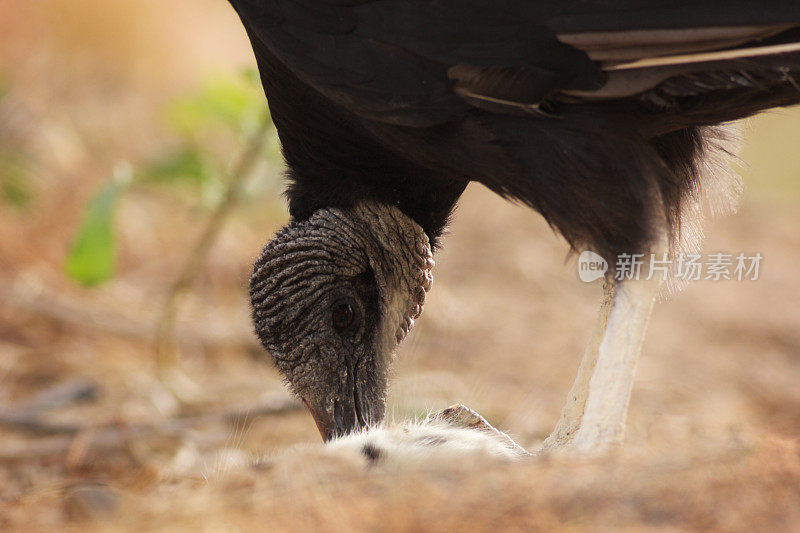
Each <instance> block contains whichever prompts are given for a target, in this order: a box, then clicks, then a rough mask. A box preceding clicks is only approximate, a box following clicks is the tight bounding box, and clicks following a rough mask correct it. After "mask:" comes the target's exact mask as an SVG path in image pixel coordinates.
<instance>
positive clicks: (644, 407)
mask: <svg viewBox="0 0 800 533" xmlns="http://www.w3.org/2000/svg"><path fill="white" fill-rule="evenodd" d="M59 6H60V7H59ZM156 11H158V13H159V14H158V15H156ZM12 20H17V21H23V20H24V23H18V24H10V23H9V21H12ZM241 33H242V32H241V31H240V29H239V27H238V25H237V22H236V20H235V18H234V17H233V16H232V14H231V13H230V11H229V9H228V8H227V6H226V5H225V2H223V1H221V0H181V1H175V2H171V3H170V7H168V8H167V7H164V5H163V3H162V2H157V1H155V0H153V1H141V0H136V1H134V0H128V1H124V0H116V1H114V2H100V1H98V0H81V1H80V2H71V3H70V8H66V7H63V6H62V3H60V2H58V1H57V0H49V1H41V2H34V3H31V2H23V1H16V0H11V1H10V2H8V1H6V2H4V3H0V50H2V52H0V79H5V80H7V82H8V85H9V87H10V92H9V95H8V97H7V98H6V99H5V100H3V101H2V102H0V117H3V118H2V122H0V145H2V146H4V147H13V148H14V149H15V150H18V151H20V152H22V153H25V154H28V156H29V157H30V158H31V160H32V162H33V167H32V168H33V169H34V172H33V178H32V180H33V185H34V190H35V200H34V203H33V204H32V205H31V207H30V208H29V209H28V210H17V209H10V208H7V207H6V206H3V207H2V208H0V297H2V299H0V406H3V407H9V406H13V405H18V404H19V403H20V402H22V401H24V400H25V399H26V398H29V397H31V396H33V395H35V394H36V393H37V392H38V391H40V390H46V389H48V388H50V387H52V386H53V385H54V384H57V383H61V382H64V381H66V380H68V379H71V378H76V377H83V378H91V379H93V380H94V381H95V382H96V383H98V384H99V391H100V395H99V397H98V398H97V399H95V400H94V401H92V402H88V403H80V404H76V405H69V406H66V407H64V408H61V409H59V410H56V411H53V412H52V413H49V415H50V417H51V419H52V420H56V421H58V422H63V423H76V424H84V425H86V424H87V423H88V424H89V426H95V427H97V428H105V427H115V428H126V427H128V428H136V427H141V426H142V425H152V426H159V425H163V424H167V423H168V422H169V421H170V420H173V419H174V418H175V417H176V416H178V417H187V416H192V415H197V414H203V413H206V414H207V413H216V412H219V411H223V410H227V409H230V408H231V406H237V405H248V404H251V403H253V402H254V401H255V400H256V399H257V398H258V397H260V395H262V394H263V393H265V392H267V393H274V392H279V391H280V390H281V384H280V380H279V378H278V376H277V375H276V374H275V372H274V371H273V370H272V369H271V368H270V367H269V365H268V364H267V363H266V361H265V360H264V358H263V356H262V355H261V353H260V351H259V350H258V349H257V347H256V346H255V343H254V342H253V340H252V338H251V336H250V334H249V325H248V319H247V307H246V297H245V292H244V287H245V283H246V282H245V280H246V278H247V274H248V270H249V264H250V261H251V259H252V257H253V256H254V255H255V254H256V253H257V251H258V250H259V248H260V246H261V245H262V243H263V241H264V240H265V239H266V237H267V236H268V235H269V234H270V233H271V232H272V231H274V229H275V228H277V227H278V226H279V225H280V224H281V223H282V222H283V221H284V219H285V214H284V213H282V212H279V213H276V212H274V209H269V210H266V211H265V210H263V209H260V208H259V205H248V206H246V207H245V208H244V209H242V210H241V212H240V213H239V214H238V215H237V216H236V217H234V219H232V220H231V222H230V224H228V225H227V226H226V228H225V230H224V232H223V235H222V238H221V242H220V244H219V246H218V247H217V248H216V249H215V251H214V252H213V253H212V255H211V257H210V260H209V263H208V265H207V268H206V269H205V271H204V273H203V274H202V279H201V281H200V283H198V289H197V290H196V292H195V293H194V296H193V297H192V299H191V300H190V301H189V302H187V304H186V306H185V307H184V309H183V313H182V322H181V327H182V328H183V329H182V331H184V332H185V341H184V343H183V345H182V355H183V358H184V367H185V370H186V372H187V373H188V374H189V375H190V376H191V377H192V379H194V380H195V381H196V382H197V383H199V384H200V385H201V387H202V390H203V391H205V392H206V395H205V397H204V398H203V400H202V401H201V402H200V403H198V404H197V405H193V406H188V407H187V406H181V405H179V404H178V403H177V402H175V400H174V399H173V398H172V397H171V396H170V395H169V394H167V393H166V391H165V390H164V389H163V387H162V386H161V385H160V383H159V382H158V380H157V379H156V378H155V369H154V363H153V358H152V357H153V354H152V345H151V343H150V334H149V332H150V328H151V326H152V320H153V319H154V317H155V316H157V310H158V309H157V307H158V303H159V301H160V298H161V297H162V295H163V291H164V289H165V288H166V286H167V285H168V284H169V281H170V280H171V279H172V277H173V276H174V274H175V272H176V271H177V269H178V268H179V267H180V265H181V262H182V259H183V256H184V254H185V253H186V251H187V250H188V249H189V248H190V246H191V244H192V242H193V240H194V238H195V236H196V235H197V231H198V229H199V227H200V224H199V222H200V221H202V213H198V212H197V211H196V210H195V209H193V208H192V207H191V206H189V205H187V206H182V205H178V206H177V207H176V205H175V203H174V202H173V201H172V200H171V199H169V198H166V199H165V198H164V197H160V196H159V195H147V194H137V195H134V196H131V197H129V198H127V199H126V200H125V201H124V203H123V205H122V211H121V212H120V216H119V219H118V220H117V222H118V226H119V228H120V239H121V250H120V253H121V257H120V265H119V275H118V277H117V278H116V279H115V280H114V281H113V282H112V283H110V284H108V285H107V286H104V287H102V288H100V289H94V290H86V289H82V288H79V287H77V286H75V285H73V284H72V283H71V282H69V281H68V280H66V279H65V278H64V276H63V274H62V272H61V269H62V265H63V260H64V254H65V252H66V250H67V247H68V243H69V239H70V237H71V235H72V232H73V231H74V228H75V226H76V224H77V223H78V220H79V219H80V214H81V209H82V206H83V205H84V203H85V201H86V198H87V197H88V196H89V195H90V194H91V193H92V192H93V191H94V189H95V187H96V186H97V184H99V183H101V182H102V181H103V180H105V179H106V178H107V176H108V175H109V174H110V172H111V170H112V168H113V167H114V165H115V164H117V163H118V162H119V161H122V160H129V161H133V162H136V161H139V160H141V159H142V158H144V157H147V156H148V155H149V154H151V153H153V152H154V151H155V150H157V149H158V147H159V146H161V145H162V144H165V143H170V142H172V141H173V139H172V138H171V136H170V134H169V133H168V132H166V131H165V130H164V128H163V125H162V123H161V118H160V116H159V111H158V110H159V109H160V106H161V105H162V104H163V103H164V102H165V101H167V100H168V99H169V98H170V97H171V96H173V95H175V94H179V93H180V92H182V91H183V90H185V89H186V88H188V87H192V86H194V85H195V84H197V83H198V81H199V80H200V79H202V78H203V77H204V76H205V75H207V74H208V73H210V72H211V73H213V72H215V71H218V70H232V69H234V68H238V66H240V65H242V64H246V63H247V62H248V61H249V58H250V54H249V51H248V49H247V43H246V42H245V41H244V38H243V36H242V35H241ZM9 102H10V103H9ZM798 121H800V115H798V113H797V112H796V111H795V112H791V113H790V112H780V113H774V114H772V115H771V116H770V117H768V118H766V119H759V120H756V121H754V126H753V128H752V131H751V132H750V134H749V139H750V142H749V145H748V148H747V150H746V151H745V158H746V159H748V160H749V161H751V162H752V163H753V164H754V168H753V170H746V171H745V178H746V182H747V184H748V186H749V187H750V188H751V191H750V192H749V194H748V197H747V198H748V199H747V200H746V201H745V203H744V205H743V208H742V210H741V212H740V213H739V214H738V215H736V216H735V217H731V218H727V219H723V220H718V221H714V222H713V223H711V224H709V225H708V227H707V230H708V231H707V233H708V241H707V244H706V250H707V251H717V250H724V251H729V252H734V253H736V252H739V251H743V252H754V251H760V252H761V253H762V254H763V255H764V257H765V259H764V264H763V270H762V277H761V279H760V280H759V281H757V282H735V281H727V282H710V281H706V282H700V283H696V284H694V285H692V286H690V287H688V288H687V289H686V290H685V291H684V292H682V293H681V294H678V295H676V296H674V297H673V298H671V299H670V300H669V301H667V302H664V303H662V304H660V305H659V306H658V307H657V309H656V311H655V314H654V317H653V320H652V322H651V330H650V335H649V337H648V339H647V342H646V344H645V348H644V350H645V351H644V357H643V359H642V362H641V365H640V369H639V374H638V379H637V383H636V388H635V390H634V396H633V405H632V409H631V413H630V429H629V445H628V447H627V448H626V450H625V451H624V452H623V453H620V454H617V455H615V456H612V457H610V458H603V459H600V460H597V459H589V458H586V459H574V458H563V457H551V458H546V459H538V460H533V461H530V462H528V463H525V464H512V465H509V464H499V463H491V462H486V463H485V464H484V462H482V461H479V460H476V461H462V462H460V463H455V462H454V463H453V464H436V465H428V466H427V467H426V468H424V469H422V468H420V467H410V468H408V469H400V470H387V469H385V468H380V467H378V468H371V469H368V468H365V465H364V464H363V463H362V461H361V459H360V458H357V457H352V458H348V457H344V458H341V457H340V458H337V457H330V456H327V455H325V454H324V452H323V451H322V450H321V446H319V444H318V443H317V441H318V436H317V433H316V429H315V428H314V425H313V422H312V421H311V419H310V417H309V416H307V415H306V414H305V413H303V412H296V413H289V414H283V415H280V416H273V417H259V418H251V419H244V418H242V419H240V420H234V421H233V422H232V423H231V422H226V421H224V420H222V419H215V418H213V417H211V418H204V419H203V420H201V421H199V422H197V423H196V424H191V425H190V427H188V428H187V429H186V431H183V432H180V433H179V434H177V435H174V434H171V435H163V434H158V433H155V434H147V435H144V436H142V435H139V436H137V437H130V438H127V439H122V442H123V444H122V445H119V446H114V447H112V448H108V449H99V448H93V447H92V446H88V447H87V446H85V444H86V443H87V442H91V434H92V433H91V427H90V428H89V430H87V431H84V432H81V433H79V434H77V435H74V436H70V437H68V438H67V439H66V440H67V443H68V446H67V448H66V450H64V451H60V452H52V453H46V454H40V455H38V456H37V455H35V454H34V456H33V457H27V458H25V459H21V458H18V459H16V460H15V458H14V455H13V453H10V452H13V451H14V450H17V451H19V450H31V449H34V448H35V447H36V446H40V445H41V443H42V442H44V440H45V439H55V438H62V440H64V439H63V437H60V436H58V435H57V436H55V437H52V436H43V435H40V434H32V433H30V432H25V431H20V430H18V429H13V428H9V427H5V426H0V461H2V467H0V528H2V529H4V530H9V529H18V530H24V529H41V528H43V527H65V526H70V527H73V528H75V529H83V528H84V527H86V525H87V522H86V521H85V518H86V514H87V509H88V510H89V511H88V513H89V514H92V513H95V514H96V513H98V512H100V514H101V515H102V509H103V508H104V506H105V503H104V502H110V501H112V500H113V501H114V502H115V503H114V507H115V508H116V509H117V510H116V512H115V513H114V514H112V515H111V518H110V519H109V520H111V521H110V522H103V521H102V520H106V519H103V518H102V516H101V522H100V523H99V525H98V526H97V527H98V528H99V529H102V530H105V529H107V528H108V526H114V527H115V528H119V529H123V530H125V529H131V530H134V529H136V530H138V529H143V528H148V529H182V528H186V529H188V528H193V529H203V530H215V531H216V530H218V529H223V530H237V529H253V528H259V529H263V528H270V529H274V530H276V531H281V530H307V529H311V528H314V529H320V530H333V531H337V530H348V531H349V530H353V529H372V530H418V529H420V530H454V529H460V530H476V531H478V530H489V529H498V528H504V529H511V530H515V529H516V530H530V529H567V530H582V529H589V530H604V529H619V528H623V529H632V530H640V529H661V530H681V529H713V530H732V531H737V530H753V529H758V530H762V529H772V530H778V531H782V530H786V531H789V530H792V529H796V528H797V527H799V526H798V525H799V524H800V451H798V445H797V439H798V437H799V436H800V387H798V385H797V384H798V383H800V333H798V331H800V327H799V326H800V306H798V296H797V295H798V294H800V276H798V274H797V272H798V265H800V233H798V231H797V228H798V227H800V212H798V210H797V208H796V207H795V206H796V202H797V201H798V200H800V196H798V191H800V187H798V184H799V183H800V179H798V178H799V177H800V176H798V172H799V171H800V170H798V169H800V154H798V152H797V151H796V150H794V149H793V146H794V144H796V139H793V138H792V133H794V134H795V137H796V131H797V124H798ZM756 165H757V166H756ZM271 179H275V178H274V177H272V178H271ZM451 231H452V235H451V236H450V237H449V238H448V239H447V241H446V246H445V249H444V250H443V252H442V253H441V255H440V256H439V257H438V258H437V263H438V266H437V269H436V283H435V289H434V290H433V292H432V293H431V296H430V299H429V304H428V305H427V306H426V310H425V315H424V317H423V318H422V320H421V321H419V323H418V327H417V328H416V329H415V331H414V333H413V334H412V335H411V337H410V338H409V339H408V340H407V341H406V342H405V345H404V347H403V348H402V350H401V353H400V355H399V357H398V360H397V368H396V372H395V378H394V383H393V387H392V392H391V394H392V396H391V406H392V407H391V411H392V413H393V416H394V417H395V418H397V419H401V418H405V417H408V416H413V415H415V414H416V415H418V414H421V413H424V412H425V411H426V410H427V409H439V408H442V407H444V406H446V405H448V404H450V403H453V402H456V401H458V402H462V403H465V404H467V405H469V406H470V407H473V408H475V409H476V410H478V411H479V412H481V413H482V414H483V415H485V416H486V417H487V418H488V419H489V420H490V421H491V422H492V423H493V424H495V425H496V426H498V427H500V428H502V429H503V430H506V431H508V432H509V433H510V434H511V435H513V436H514V437H515V439H516V440H518V441H519V442H520V443H522V444H525V445H527V446H529V447H535V446H536V445H537V443H538V442H540V441H541V439H543V438H544V437H545V436H546V435H547V434H548V432H549V431H550V430H551V429H552V427H553V425H554V424H555V421H556V419H557V417H558V414H559V410H560V408H561V404H562V401H563V398H564V395H565V394H566V392H567V390H568V388H569V385H570V382H571V379H572V378H573V376H574V372H575V370H576V369H577V364H578V358H579V356H580V354H581V353H582V349H583V345H584V343H585V342H586V340H587V338H588V335H589V332H590V329H591V324H592V323H593V318H594V313H595V307H596V305H597V303H598V300H599V296H600V294H599V292H600V291H599V288H598V287H597V286H595V285H584V284H582V283H580V282H579V281H578V279H577V276H576V273H575V267H574V262H572V261H567V262H565V257H566V247H565V246H564V244H563V242H562V241H560V240H559V239H558V238H556V237H555V236H554V235H552V233H551V232H550V230H549V229H548V228H547V227H546V226H545V225H544V224H543V223H542V222H541V220H540V219H539V218H538V217H537V216H536V215H535V214H534V213H532V212H530V211H528V210H525V209H522V208H519V207H515V206H511V205H509V204H507V203H504V202H502V201H501V200H499V199H497V198H495V197H493V196H492V195H490V194H489V193H488V192H486V191H485V190H482V189H481V188H480V187H471V188H470V190H469V191H468V192H467V194H466V195H465V198H464V201H463V202H462V204H461V206H460V208H459V212H458V215H457V217H456V220H455V222H454V224H453V227H452V228H451ZM23 289H24V290H23ZM3 290H5V291H6V292H3ZM9 290H11V291H12V293H13V294H14V295H17V296H20V295H22V296H23V298H22V300H21V301H20V299H19V298H17V299H13V298H11V299H9V294H10V293H9V292H8V291H9ZM14 291H16V292H14ZM36 291H40V292H39V293H37V292H36ZM37 294H42V295H44V296H46V297H52V298H55V297H58V298H59V301H66V302H68V303H69V304H70V305H74V306H75V308H76V309H78V310H83V311H87V310H88V311H90V312H95V313H97V312H99V313H101V314H103V315H104V316H106V317H108V318H109V319H110V320H111V321H115V320H116V321H117V322H118V323H119V324H120V325H124V326H130V325H131V324H133V325H135V326H137V328H138V329H137V331H139V333H138V334H120V332H117V333H111V332H109V331H108V330H107V329H108V328H105V327H97V326H96V325H93V324H92V323H87V320H84V319H79V320H72V321H70V320H69V316H68V317H67V320H65V319H64V317H63V316H62V317H60V318H57V319H56V318H53V317H52V316H50V317H48V316H47V314H48V313H44V314H43V313H42V309H40V308H36V306H31V305H27V306H26V305H25V302H28V303H30V301H29V300H30V298H32V297H33V296H35V295H37ZM31 295H33V296H31ZM26 298H27V299H26ZM48 301H49V300H48ZM67 314H68V315H69V313H67ZM72 316H73V318H74V316H79V317H80V316H83V315H80V314H73V315H72ZM134 329H136V328H134ZM211 337H213V339H216V341H214V342H211V341H210V340H209V338H211ZM131 435H133V433H131ZM48 442H54V441H53V440H51V441H48ZM297 444H305V447H303V448H301V449H296V448H292V446H293V445H297ZM4 454H5V455H4ZM248 454H252V455H253V456H268V457H274V458H276V461H275V462H274V463H272V466H270V467H268V468H262V469H260V470H253V469H249V468H246V467H241V468H233V467H230V465H231V464H235V463H236V462H237V461H239V462H242V460H246V458H247V456H248ZM225 465H227V466H225ZM223 467H224V468H223ZM226 468H227V469H228V470H232V471H228V472H224V470H226ZM204 474H205V475H208V476H209V480H208V481H206V480H204V479H203V477H202V476H203V475H204ZM98 487H99V488H98ZM87 506H88V507H87ZM98 510H100V511H98Z"/></svg>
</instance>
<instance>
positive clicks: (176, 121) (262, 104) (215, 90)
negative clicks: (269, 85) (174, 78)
mask: <svg viewBox="0 0 800 533" xmlns="http://www.w3.org/2000/svg"><path fill="white" fill-rule="evenodd" d="M265 108H266V100H265V98H264V92H263V90H262V89H261V85H260V83H258V82H257V81H254V76H253V75H252V73H248V72H247V71H245V72H244V73H243V74H242V75H239V76H229V75H228V76H217V77H214V78H210V79H209V80H207V81H206V82H205V83H204V84H203V86H202V87H201V88H200V89H199V90H198V91H197V92H196V93H195V94H192V95H189V96H187V97H184V98H181V99H179V100H176V101H175V102H173V103H172V105H170V106H169V107H168V108H167V120H168V122H169V124H170V125H171V127H172V128H173V129H175V130H176V131H177V132H179V133H182V134H184V135H187V136H194V135H195V134H196V133H197V132H198V130H208V129H215V128H218V127H219V126H221V125H227V126H230V127H232V128H234V129H236V130H237V131H239V130H242V129H243V128H245V127H247V126H248V125H249V124H251V123H252V122H253V121H254V120H256V119H257V118H258V117H260V116H261V115H260V114H261V113H263V111H264V109H265Z"/></svg>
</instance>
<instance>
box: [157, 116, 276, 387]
mask: <svg viewBox="0 0 800 533" xmlns="http://www.w3.org/2000/svg"><path fill="white" fill-rule="evenodd" d="M271 128H272V123H271V122H270V121H269V120H267V119H264V120H263V121H262V123H261V125H260V127H259V128H258V130H257V131H256V132H255V133H253V135H252V136H251V137H250V139H249V141H248V142H247V145H246V148H245V150H244V151H243V152H242V155H241V156H240V157H239V159H238V161H237V162H236V165H234V168H233V172H232V174H231V177H230V179H229V180H228V185H227V188H226V190H225V194H224V196H223V197H222V199H221V200H220V202H219V204H217V207H216V208H215V209H214V212H213V213H212V214H211V218H210V219H209V220H208V222H207V224H206V227H205V229H204V231H203V233H202V235H201V236H200V239H199V240H198V241H197V243H196V244H195V246H194V248H193V249H192V251H191V252H190V253H189V255H188V257H187V259H186V263H185V264H184V265H183V268H182V269H181V271H180V274H179V275H178V277H177V278H176V279H175V281H174V282H173V283H172V285H170V287H169V289H168V290H167V294H166V296H165V298H164V303H163V305H162V307H161V313H160V318H159V321H158V323H157V325H156V334H155V338H156V342H155V351H156V361H157V365H158V370H159V377H160V378H161V379H162V381H163V382H164V383H165V385H166V386H167V387H168V388H169V389H170V390H172V391H173V393H176V392H179V391H176V390H174V387H173V385H175V383H174V382H171V381H170V378H171V377H172V376H174V375H175V373H176V371H177V370H178V368H179V364H180V361H179V352H178V345H177V343H176V339H175V320H176V316H177V310H178V300H179V298H180V297H181V296H182V295H183V294H184V293H186V292H187V291H188V290H189V289H190V288H191V287H192V285H193V284H194V282H195V280H196V279H197V276H198V274H199V273H200V270H201V268H202V266H203V263H204V262H205V260H206V257H207V256H208V253H209V251H210V250H211V248H212V246H213V245H214V243H215V242H216V240H217V237H218V236H219V233H220V230H221V229H222V226H223V223H224V221H225V219H226V218H227V216H228V215H229V214H230V212H231V210H232V209H233V208H234V207H235V206H236V203H237V202H238V200H239V197H240V194H241V190H242V187H243V185H244V182H245V178H247V176H248V175H249V174H250V172H251V171H252V169H253V167H254V166H255V164H256V163H257V161H258V158H259V155H260V154H261V151H262V149H263V147H264V142H265V139H266V137H267V134H268V133H269V131H270V130H271ZM176 395H177V396H178V397H179V398H181V394H176Z"/></svg>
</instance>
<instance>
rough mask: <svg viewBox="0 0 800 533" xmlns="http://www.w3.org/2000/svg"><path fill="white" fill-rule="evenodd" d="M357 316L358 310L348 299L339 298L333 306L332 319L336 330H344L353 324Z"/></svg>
mask: <svg viewBox="0 0 800 533" xmlns="http://www.w3.org/2000/svg"><path fill="white" fill-rule="evenodd" d="M355 318H356V310H355V308H354V306H353V304H352V303H350V302H349V301H348V300H338V301H337V302H336V303H334V304H333V307H331V319H332V322H333V327H334V329H336V331H344V330H346V329H347V328H349V327H350V326H352V325H353V322H355Z"/></svg>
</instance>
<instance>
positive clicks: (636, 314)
mask: <svg viewBox="0 0 800 533" xmlns="http://www.w3.org/2000/svg"><path fill="white" fill-rule="evenodd" d="M660 288H661V278H660V277H658V276H656V277H654V278H653V279H651V280H629V281H624V282H622V283H619V284H617V286H616V288H615V290H614V298H613V302H612V304H611V312H610V313H609V315H608V324H607V326H606V331H605V335H603V340H602V342H601V343H600V347H599V350H598V354H597V363H596V364H595V369H594V374H593V375H592V379H591V380H590V382H589V391H588V392H589V394H588V399H587V400H586V407H585V409H584V411H583V417H582V419H581V423H580V428H578V431H577V433H576V434H575V437H574V439H573V442H572V446H573V447H574V448H575V449H577V450H583V451H593V450H596V451H600V450H603V449H605V448H608V447H610V446H613V445H617V444H621V443H622V440H623V439H624V437H625V421H626V419H627V416H628V403H629V402H630V399H631V392H632V391H633V380H634V377H635V376H636V364H637V363H638V361H639V354H640V353H641V351H642V344H643V343H644V336H645V333H646V332H647V323H648V321H649V320H650V313H651V312H652V310H653V303H654V302H655V299H656V296H657V295H658V291H659V289H660Z"/></svg>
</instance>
